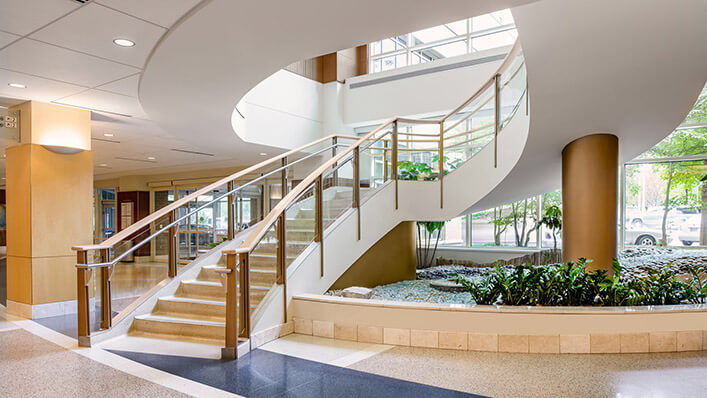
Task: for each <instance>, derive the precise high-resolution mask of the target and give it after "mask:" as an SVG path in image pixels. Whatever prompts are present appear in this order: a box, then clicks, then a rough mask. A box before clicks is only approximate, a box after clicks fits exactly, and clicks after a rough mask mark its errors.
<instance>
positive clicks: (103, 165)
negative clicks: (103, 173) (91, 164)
mask: <svg viewBox="0 0 707 398" xmlns="http://www.w3.org/2000/svg"><path fill="white" fill-rule="evenodd" d="M98 166H99V167H108V165H107V164H105V163H101V164H99V165H98Z"/></svg>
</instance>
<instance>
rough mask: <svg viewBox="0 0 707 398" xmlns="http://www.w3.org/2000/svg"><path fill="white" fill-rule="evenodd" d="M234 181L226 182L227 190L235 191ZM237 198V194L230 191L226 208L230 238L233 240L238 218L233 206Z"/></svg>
mask: <svg viewBox="0 0 707 398" xmlns="http://www.w3.org/2000/svg"><path fill="white" fill-rule="evenodd" d="M234 185H235V184H234V183H233V181H229V182H228V183H227V184H226V190H227V191H228V192H231V191H233V188H234ZM235 200H236V194H235V193H230V194H229V195H228V206H227V208H226V218H227V220H228V224H227V225H228V240H233V238H235V237H236V220H235V208H234V207H233V205H234V202H235Z"/></svg>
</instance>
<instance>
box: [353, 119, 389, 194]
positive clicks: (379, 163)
mask: <svg viewBox="0 0 707 398" xmlns="http://www.w3.org/2000/svg"><path fill="white" fill-rule="evenodd" d="M391 138H392V133H387V134H385V135H383V136H382V137H380V139H378V140H377V141H375V142H373V143H371V145H368V146H364V147H363V148H362V149H360V150H359V159H360V161H359V162H360V166H359V181H360V186H359V190H360V195H361V196H360V197H361V201H363V200H365V199H366V198H368V197H369V196H370V195H372V194H373V192H375V190H376V189H378V188H379V187H381V186H383V184H385V182H386V181H387V180H389V179H390V178H391V176H390V169H389V163H390V160H391V157H392V139H391Z"/></svg>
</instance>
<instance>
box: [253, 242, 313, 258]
mask: <svg viewBox="0 0 707 398" xmlns="http://www.w3.org/2000/svg"><path fill="white" fill-rule="evenodd" d="M307 246H309V243H289V242H287V255H288V256H297V255H299V254H300V253H302V251H303V250H304V249H305V248H306V247H307ZM275 253H277V243H275V242H263V243H260V244H258V246H257V247H256V249H255V254H275Z"/></svg>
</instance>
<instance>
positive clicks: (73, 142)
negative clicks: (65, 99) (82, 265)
mask: <svg viewBox="0 0 707 398" xmlns="http://www.w3.org/2000/svg"><path fill="white" fill-rule="evenodd" d="M16 109H19V110H20V136H21V138H20V143H19V145H16V146H13V147H11V148H8V149H7V158H6V169H7V170H6V188H7V304H8V305H7V307H8V311H9V312H11V313H13V314H16V315H20V316H23V317H26V318H42V317H48V316H57V315H63V314H70V313H75V312H76V304H75V300H76V269H75V267H74V266H75V264H76V254H75V253H74V252H72V250H71V247H72V246H74V245H77V244H88V243H92V236H93V234H92V228H93V227H92V225H93V212H92V203H93V196H92V192H93V190H92V186H93V165H92V154H91V151H90V148H91V147H90V143H91V141H90V139H91V125H90V123H91V117H90V112H89V111H86V110H81V109H74V108H68V107H63V106H58V105H53V104H46V103H40V102H34V101H29V102H25V103H23V104H20V105H18V106H17V107H16Z"/></svg>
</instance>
